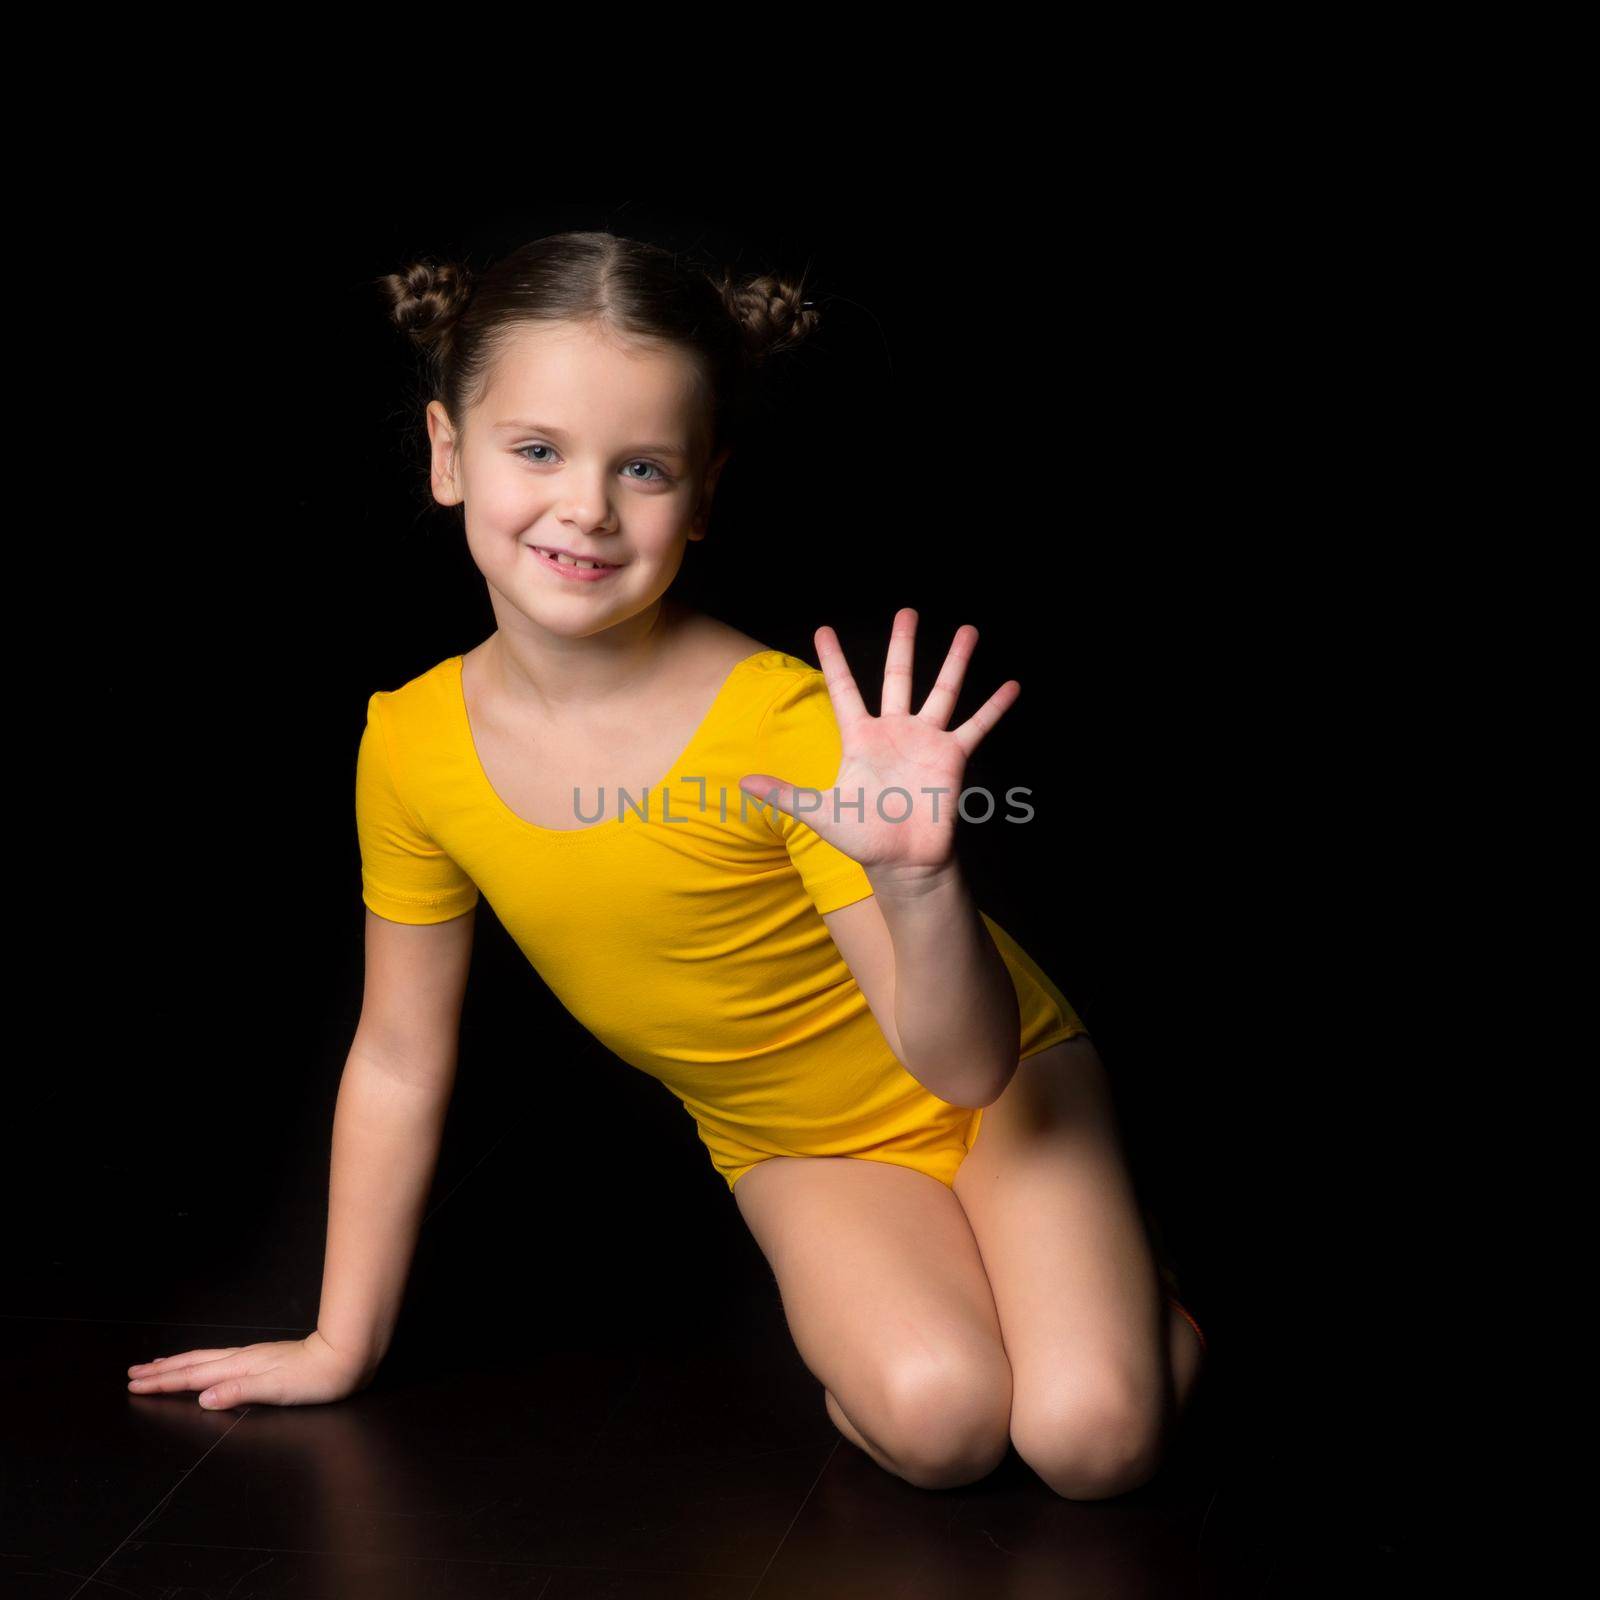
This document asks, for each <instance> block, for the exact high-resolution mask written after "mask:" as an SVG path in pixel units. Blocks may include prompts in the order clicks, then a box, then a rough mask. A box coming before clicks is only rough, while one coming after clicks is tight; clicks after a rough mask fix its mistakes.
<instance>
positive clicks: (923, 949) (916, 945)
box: [823, 863, 1022, 1106]
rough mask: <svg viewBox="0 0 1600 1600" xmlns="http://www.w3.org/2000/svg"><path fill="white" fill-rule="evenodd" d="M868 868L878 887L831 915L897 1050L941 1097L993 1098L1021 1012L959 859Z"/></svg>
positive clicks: (1003, 1080) (1007, 1070) (1012, 1053)
mask: <svg viewBox="0 0 1600 1600" xmlns="http://www.w3.org/2000/svg"><path fill="white" fill-rule="evenodd" d="M868 876H869V877H872V878H873V890H874V892H873V894H871V895H870V896H868V898H866V899H865V900H857V901H855V902H854V903H853V904H852V905H848V906H843V907H841V908H840V909H839V910H838V911H831V912H828V913H827V914H826V915H825V916H824V917H823V921H824V922H825V923H827V925H828V931H829V932H830V933H831V934H832V935H833V941H834V943H835V944H836V945H837V946H838V947H839V954H840V955H841V956H843V957H844V962H845V965H846V966H847V967H849V968H850V971H851V973H852V975H853V976H854V977H855V980H856V982H857V983H858V984H859V985H860V987H861V991H862V993H863V994H864V995H865V996H866V1000H867V1004H868V1006H869V1007H870V1008H871V1010H872V1014H873V1015H874V1016H875V1017H876V1018H877V1020H878V1025H879V1027H880V1028H881V1029H882V1030H883V1034H884V1037H885V1038H886V1039H887V1040H888V1043H889V1047H890V1049H892V1050H893V1051H894V1053H895V1055H896V1056H897V1057H898V1058H899V1061H900V1064H901V1065H902V1066H903V1067H904V1068H905V1069H906V1071H907V1072H909V1073H910V1074H911V1076H912V1077H914V1078H915V1079H916V1080H917V1081H918V1082H919V1083H920V1084H922V1086H923V1087H924V1088H925V1089H927V1090H928V1091H929V1092H930V1093H932V1094H936V1095H938V1097H939V1098H940V1099H941V1100H945V1101H948V1102H949V1103H950V1104H951V1105H957V1106H986V1105H990V1104H992V1103H993V1102H994V1101H996V1100H998V1099H999V1098H1000V1094H1001V1091H1002V1090H1003V1089H1004V1088H1005V1086H1006V1085H1007V1084H1008V1083H1009V1082H1010V1081H1011V1074H1012V1073H1013V1072H1015V1071H1016V1067H1017V1058H1018V1056H1019V1055H1020V1054H1021V1051H1022V1017H1021V1012H1020V1009H1019V1007H1018V1004H1017V989H1016V985H1015V983H1014V982H1013V981H1012V978H1011V972H1010V969H1009V968H1008V967H1007V966H1006V964H1005V960H1004V958H1003V957H1002V956H1001V954H1000V951H999V949H998V948H997V947H996V945H995V942H994V940H993V939H992V938H991V937H990V935H989V930H988V928H987V927H985V926H984V923H983V919H982V917H980V916H979V915H978V908H977V905H976V903H975V902H974V901H973V899H972V895H971V893H970V891H969V890H968V888H967V885H966V882H965V880H964V879H963V878H962V876H961V872H960V868H959V866H958V865H956V864H954V863H951V864H950V865H949V866H947V867H944V868H940V869H938V870H936V871H933V872H930V873H928V874H926V875H923V876H920V877H914V878H911V879H904V878H899V879H896V878H888V877H884V876H883V875H882V874H877V875H874V874H872V873H870V872H869V874H868Z"/></svg>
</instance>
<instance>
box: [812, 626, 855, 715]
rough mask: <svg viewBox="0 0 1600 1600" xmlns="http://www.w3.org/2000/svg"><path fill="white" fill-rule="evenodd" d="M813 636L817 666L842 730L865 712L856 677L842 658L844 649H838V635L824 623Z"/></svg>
mask: <svg viewBox="0 0 1600 1600" xmlns="http://www.w3.org/2000/svg"><path fill="white" fill-rule="evenodd" d="M813 637H814V642H815V644H816V647H817V665H818V666H819V667H821V668H822V678H823V681H824V682H825V683H826V684H827V686H828V695H829V698H830V699H832V701H833V714H834V716H835V718H836V719H837V720H838V722H839V726H840V728H841V729H842V728H843V726H844V724H845V723H847V722H853V721H855V719H856V718H857V717H864V716H867V715H868V714H869V713H868V711H867V708H866V706H865V705H864V704H862V700H861V691H860V690H859V689H858V688H856V680H855V679H854V678H853V677H852V676H851V675H850V664H849V662H847V661H846V660H845V658H844V651H843V650H841V649H840V648H839V635H838V634H836V633H835V632H834V631H833V629H832V628H830V627H827V626H826V625H824V626H823V627H820V628H818V629H817V631H816V634H815V635H814V636H813Z"/></svg>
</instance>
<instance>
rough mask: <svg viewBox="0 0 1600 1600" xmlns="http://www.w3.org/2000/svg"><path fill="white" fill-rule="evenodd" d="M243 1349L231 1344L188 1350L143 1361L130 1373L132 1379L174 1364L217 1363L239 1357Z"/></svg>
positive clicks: (239, 1345)
mask: <svg viewBox="0 0 1600 1600" xmlns="http://www.w3.org/2000/svg"><path fill="white" fill-rule="evenodd" d="M242 1349H244V1346H243V1345H242V1344H230V1345H228V1346H226V1347H225V1348H223V1349H220V1350H186V1351H184V1353H183V1354H182V1355H177V1356H157V1357H156V1358H155V1360H154V1361H141V1362H140V1363H139V1364H138V1365H137V1366H133V1367H129V1368H128V1373H129V1376H130V1377H131V1376H132V1375H133V1374H135V1373H140V1372H156V1371H159V1370H161V1369H162V1368H163V1367H170V1366H172V1365H174V1364H177V1365H180V1366H181V1365H183V1364H184V1363H185V1362H189V1361H215V1360H216V1359H217V1358H218V1357H219V1356H233V1355H237V1354H238V1353H239V1352H240V1351H241V1350H242Z"/></svg>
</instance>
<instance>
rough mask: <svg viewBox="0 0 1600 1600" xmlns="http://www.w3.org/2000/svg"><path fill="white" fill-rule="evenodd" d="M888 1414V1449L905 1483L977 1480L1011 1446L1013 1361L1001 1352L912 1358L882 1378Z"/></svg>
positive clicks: (944, 1484)
mask: <svg viewBox="0 0 1600 1600" xmlns="http://www.w3.org/2000/svg"><path fill="white" fill-rule="evenodd" d="M883 1411H884V1417H885V1423H884V1427H883V1432H884V1434H885V1437H884V1439H883V1441H882V1443H883V1448H884V1450H885V1452H886V1453H887V1454H888V1455H889V1456H890V1457H891V1458H892V1459H893V1461H894V1463H895V1465H896V1467H897V1469H898V1470H899V1473H900V1476H901V1477H903V1478H904V1479H905V1480H906V1481H907V1482H908V1483H912V1484H915V1485H916V1486H917V1487H918V1488H921V1489H951V1488H955V1487H958V1486H959V1485H961V1484H967V1483H976V1482H977V1481H978V1480H979V1479H981V1478H986V1477H988V1475H989V1474H990V1473H991V1472H993V1471H994V1469H995V1468H996V1467H997V1466H999V1465H1000V1463H1001V1461H1003V1460H1004V1459H1005V1454H1006V1450H1007V1449H1008V1448H1009V1446H1010V1442H1011V1439H1010V1422H1011V1368H1010V1365H1009V1363H1007V1361H1006V1360H1005V1357H1004V1355H1003V1353H1002V1354H1001V1355H1000V1356H999V1358H998V1360H996V1359H993V1358H981V1357H971V1358H951V1359H948V1360H944V1361H927V1360H922V1359H918V1360H915V1361H912V1360H907V1361H906V1362H904V1363H903V1364H902V1365H900V1366H899V1367H898V1368H897V1369H896V1370H895V1371H894V1372H893V1373H892V1374H890V1375H889V1376H888V1378H887V1379H886V1381H885V1399H884V1406H883Z"/></svg>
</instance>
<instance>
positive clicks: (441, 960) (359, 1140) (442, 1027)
mask: <svg viewBox="0 0 1600 1600" xmlns="http://www.w3.org/2000/svg"><path fill="white" fill-rule="evenodd" d="M472 932H473V916H472V913H471V912H468V913H466V914H465V915H462V916H458V917H455V918H452V919H451V920H449V921H447V922H439V923H431V924H425V925H408V924H402V923H395V922H388V921H386V920H385V919H384V918H382V917H379V916H377V915H376V914H374V913H373V912H372V911H370V910H369V911H368V912H367V930H366V980H365V993H364V996H363V999H362V1008H361V1021H360V1023H359V1025H358V1026H357V1028H356V1036H355V1042H354V1043H353V1044H352V1045H351V1048H350V1054H349V1058H348V1059H347V1061H346V1062H345V1068H344V1076H343V1078H342V1079H341V1080H340V1084H339V1099H338V1105H337V1108H336V1110H335V1112H334V1121H333V1160H332V1167H331V1172H330V1176H329V1186H328V1241H327V1252H326V1256H325V1258H324V1263H323V1270H322V1302H321V1307H320V1309H319V1311H318V1313H317V1332H318V1334H319V1335H320V1336H321V1337H322V1339H323V1340H324V1341H326V1343H327V1344H328V1345H330V1346H331V1347H332V1348H333V1349H334V1350H335V1351H337V1352H338V1353H339V1354H340V1355H341V1356H343V1357H345V1358H346V1359H347V1360H349V1361H351V1362H353V1363H355V1364H357V1365H359V1366H360V1367H361V1369H362V1371H363V1373H364V1374H366V1375H370V1374H371V1373H372V1372H374V1371H376V1369H377V1367H378V1365H379V1363H380V1362H381V1361H382V1360H383V1357H384V1354H385V1352H386V1351H387V1350H388V1348H389V1342H390V1340H391V1338H392V1337H393V1334H394V1327H395V1322H396V1320H397V1319H398V1317H399V1314H400V1305H401V1302H402V1300H403V1299H404V1296H405V1285H406V1279H407V1276H408V1275H409V1273H410V1268H411V1259H412V1256H413V1254H414V1252H415V1249H416V1243H417V1234H418V1232H419V1230H420V1228H421V1225H422V1214H423V1210H424V1207H425V1206H426V1204H427V1200H428V1193H429V1190H430V1188H431V1186H432V1182H433V1174H434V1169H435V1167H436V1165H437V1162H438V1157H439V1145H440V1141H441V1139H442V1137H443V1133H444V1123H445V1116H446V1114H447V1112H448V1110H449V1105H450V1097H451V1093H452V1091H453V1089H454V1086H455V1073H456V1060H457V1039H458V1034H459V1024H460V1015H461V1003H462V998H463V995H464V991H465V988H466V979H467V970H468V967H469V965H470V963H471V953H472Z"/></svg>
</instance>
